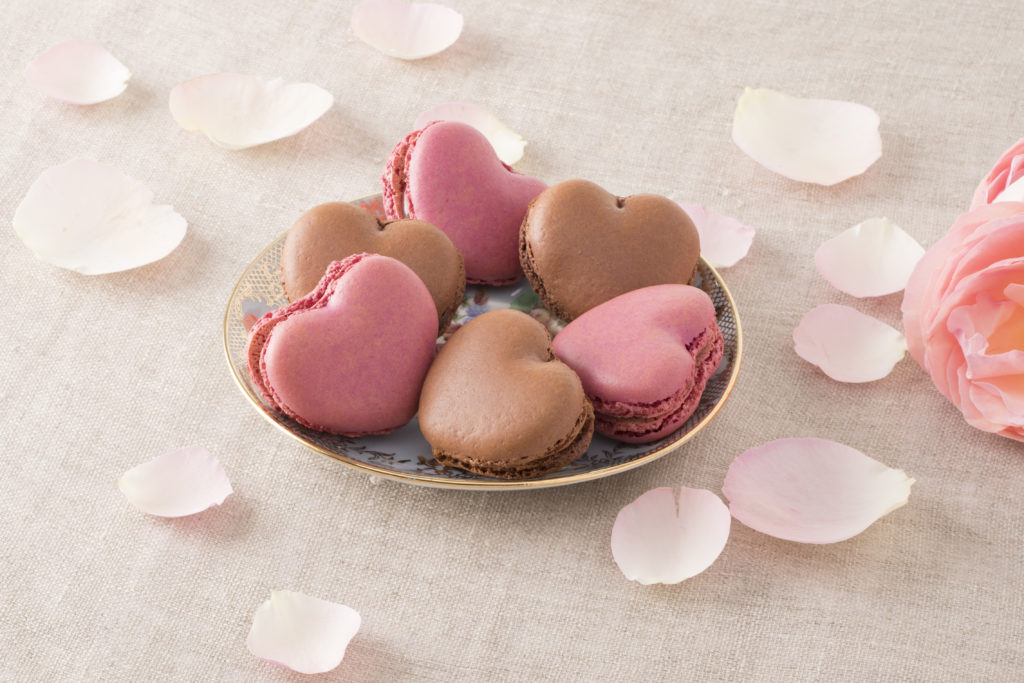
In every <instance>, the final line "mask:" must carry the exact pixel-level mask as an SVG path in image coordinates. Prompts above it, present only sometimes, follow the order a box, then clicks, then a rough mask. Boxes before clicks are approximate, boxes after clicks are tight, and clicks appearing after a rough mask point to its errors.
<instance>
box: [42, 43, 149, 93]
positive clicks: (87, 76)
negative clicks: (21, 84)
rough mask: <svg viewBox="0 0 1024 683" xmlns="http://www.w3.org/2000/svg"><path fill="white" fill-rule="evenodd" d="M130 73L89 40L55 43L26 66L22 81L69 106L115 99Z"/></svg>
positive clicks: (102, 48)
mask: <svg viewBox="0 0 1024 683" xmlns="http://www.w3.org/2000/svg"><path fill="white" fill-rule="evenodd" d="M131 76H132V73H131V72H130V71H129V70H128V67H126V66H125V65H124V64H122V63H121V62H119V61H118V60H117V59H116V58H115V57H114V56H113V55H112V54H110V53H109V52H107V49H106V48H105V47H103V46H102V45H100V44H99V43H97V42H95V41H92V40H68V41H65V42H63V43H58V44H57V45H54V46H53V47H51V48H50V49H48V50H46V51H45V52H43V53H42V54H40V55H39V56H38V57H36V58H35V59H33V60H32V61H31V62H29V65H28V67H27V68H26V69H25V80H27V81H28V83H29V85H31V86H32V87H33V88H35V89H36V90H38V91H39V92H41V93H43V94H44V95H48V96H50V97H53V98H56V99H58V100H64V101H65V102H70V103H72V104H96V103H97V102H103V101H105V100H109V99H111V98H114V97H117V96H118V95H120V94H121V93H122V92H124V89H125V88H126V87H128V79H129V78H131Z"/></svg>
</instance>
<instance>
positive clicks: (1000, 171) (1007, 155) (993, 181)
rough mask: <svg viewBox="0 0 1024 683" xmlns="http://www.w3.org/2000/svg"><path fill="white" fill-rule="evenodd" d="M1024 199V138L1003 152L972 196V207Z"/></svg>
mask: <svg viewBox="0 0 1024 683" xmlns="http://www.w3.org/2000/svg"><path fill="white" fill-rule="evenodd" d="M1019 201H1024V139H1021V140H1018V141H1017V142H1016V143H1014V144H1013V145H1012V146H1011V147H1010V148H1009V149H1008V150H1006V151H1005V152H1003V154H1002V156H1000V157H999V160H998V161H996V163H995V166H993V167H992V170H991V171H989V174H988V175H987V176H985V177H984V178H982V179H981V182H980V183H979V184H978V187H977V188H976V189H975V190H974V196H973V197H972V198H971V209H976V208H978V207H979V206H983V205H985V204H995V203H996V202H1019Z"/></svg>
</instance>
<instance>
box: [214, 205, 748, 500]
mask: <svg viewBox="0 0 1024 683" xmlns="http://www.w3.org/2000/svg"><path fill="white" fill-rule="evenodd" d="M379 196H380V195H379V193H374V194H369V195H365V196H363V197H359V198H357V199H353V200H350V202H349V203H352V204H356V203H359V202H365V201H367V200H372V199H375V198H377V197H379ZM287 234H288V231H285V232H284V233H282V234H281V235H279V236H278V237H276V238H274V239H273V240H271V242H270V243H269V244H267V246H266V247H264V248H263V249H262V250H260V252H259V253H258V254H257V255H256V256H255V258H253V259H252V260H251V261H250V262H249V263H248V264H247V265H246V266H245V268H244V269H243V270H242V274H241V275H240V276H239V277H238V280H237V282H235V286H234V287H232V288H231V293H230V294H229V295H228V299H227V306H226V308H225V310H224V319H223V324H222V331H221V332H222V334H221V336H222V340H221V341H222V347H223V349H224V358H225V360H226V362H227V364H228V368H229V369H230V370H231V377H232V378H233V379H234V380H235V384H236V385H237V386H238V389H239V390H240V391H241V392H242V395H243V396H245V398H246V400H247V401H249V403H250V404H252V406H253V407H254V408H256V410H257V411H258V412H259V413H260V415H262V416H263V417H264V419H266V420H267V421H268V422H270V423H271V424H272V425H274V426H275V427H277V428H278V429H279V430H281V431H282V432H284V433H285V434H287V435H288V436H290V437H291V438H292V439H294V440H296V441H298V442H299V443H300V444H302V445H303V446H305V447H306V448H308V449H309V450H311V451H314V452H315V453H319V454H320V455H324V456H326V457H328V458H330V459H331V460H334V461H335V462H340V463H342V464H344V465H348V466H350V467H354V468H355V469H357V470H360V471H362V472H365V473H366V474H370V475H373V476H376V477H383V478H385V479H391V480H394V481H401V482H403V483H406V484H416V485H420V486H430V487H435V488H447V489H462V490H478V491H479V490H491V491H494V490H504V491H507V490H523V489H537V488H549V487H553V486H564V485H568V484H578V483H580V482H584V481H593V480H595V479H603V478H604V477H610V476H612V475H615V474H620V473H622V472H625V471H627V470H631V469H634V468H636V467H640V466H642V465H646V464H647V463H649V462H652V461H654V460H657V459H658V458H661V457H663V456H665V455H667V454H668V453H670V452H671V451H673V450H675V449H677V448H679V447H680V446H682V445H683V444H685V443H686V442H687V441H689V440H690V439H692V438H693V437H694V436H696V435H697V434H698V433H699V432H700V431H701V430H702V429H704V427H706V426H707V424H708V423H709V422H710V421H711V420H712V418H714V417H715V416H716V415H717V414H718V412H719V411H720V410H721V409H722V407H723V406H724V405H725V402H726V400H728V398H729V396H730V394H732V390H733V388H734V387H735V386H736V379H737V377H738V376H739V370H740V364H741V361H742V359H743V328H742V324H741V323H740V316H739V311H738V310H737V308H736V301H735V300H734V299H733V297H732V292H730V291H729V288H728V287H727V286H726V284H725V280H723V279H722V276H721V275H719V273H718V271H717V270H716V269H715V268H714V267H713V266H712V265H711V264H709V263H708V262H707V261H706V260H705V259H704V257H703V256H700V257H699V258H700V261H701V263H702V264H703V265H704V266H705V267H707V269H708V270H709V271H710V272H711V274H712V276H714V278H715V280H716V281H717V282H718V286H719V287H721V288H722V292H724V293H725V298H726V300H727V301H728V303H729V308H730V309H731V310H732V315H733V320H734V321H735V324H736V352H735V358H734V360H733V364H732V372H731V374H730V375H729V381H728V383H727V384H726V386H725V389H724V390H723V391H722V396H721V398H719V399H718V401H717V402H716V403H715V405H714V406H712V408H711V410H710V411H709V412H708V414H707V415H705V416H704V417H703V419H701V421H700V422H698V423H697V424H696V425H694V426H693V428H692V429H691V430H690V431H689V432H687V433H686V434H685V435H683V436H682V437H681V438H680V439H678V440H677V441H673V442H672V443H670V444H666V445H665V446H662V447H661V448H659V449H657V450H654V451H652V452H650V453H647V454H646V455H644V456H641V457H639V458H635V459H633V460H630V461H629V462H623V463H618V464H616V465H609V466H608V467H602V468H599V469H594V470H590V471H587V472H577V473H575V474H567V475H564V476H562V477H552V478H550V479H522V480H505V479H494V480H477V479H442V478H438V477H434V476H430V475H424V474H416V473H413V472H397V471H394V470H389V469H386V468H383V467H380V466H378V465H372V464H370V463H365V462H361V461H359V460H355V459H353V458H349V457H346V456H344V455H342V454H340V453H336V452H334V451H330V450H328V449H326V448H323V447H321V446H319V445H317V444H315V443H312V442H310V441H307V440H306V439H305V438H303V437H302V436H301V435H299V434H296V433H295V432H293V431H292V430H290V429H289V428H288V427H287V426H286V425H283V424H281V423H280V422H278V421H277V420H276V419H275V417H274V415H273V414H272V413H271V412H270V411H269V410H268V409H267V407H266V406H264V405H263V404H262V403H261V402H260V401H258V400H257V399H256V398H254V397H253V395H252V394H251V393H250V392H249V390H248V388H247V387H246V385H245V378H243V377H241V376H239V374H238V370H237V369H236V368H235V364H234V362H233V360H232V357H231V349H230V348H229V346H228V338H229V334H230V333H229V330H228V325H229V322H230V317H231V303H232V302H233V301H234V300H235V295H236V294H237V293H238V289H239V287H241V286H242V281H243V280H244V279H245V276H246V274H247V273H248V272H249V271H250V269H251V268H252V267H253V265H254V264H255V263H256V262H257V261H259V260H260V259H261V258H263V256H264V255H265V254H266V253H267V252H268V251H270V250H271V249H273V248H274V247H275V246H276V245H277V243H278V242H279V241H281V240H283V239H284V238H285V236H286V235H287Z"/></svg>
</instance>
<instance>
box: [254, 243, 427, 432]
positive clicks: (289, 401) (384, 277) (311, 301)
mask: <svg viewBox="0 0 1024 683" xmlns="http://www.w3.org/2000/svg"><path fill="white" fill-rule="evenodd" d="M436 337H437V308H436V307H435V306H434V301H433V299H432V298H431V296H430V292H429V291H428V290H427V287H426V285H424V284H423V281H422V280H420V279H419V277H417V276H416V274H415V273H414V272H413V271H412V270H411V269H410V268H409V267H408V266H406V265H405V264H404V263H402V262H400V261H397V260H395V259H393V258H390V257H388V256H380V255H377V254H355V255H353V256H349V257H348V258H346V259H344V260H342V261H333V262H332V263H331V264H330V265H329V266H328V267H327V270H326V272H325V273H324V276H323V278H321V280H320V282H319V284H318V285H317V286H316V288H315V289H314V290H313V291H312V292H310V293H309V294H307V295H306V296H304V297H302V298H301V299H298V300H296V301H294V302H293V303H291V304H288V305H287V306H284V307H282V308H279V309H277V310H275V311H271V312H270V313H267V314H266V315H264V316H263V317H262V318H260V319H259V320H258V321H257V322H256V324H255V325H253V327H252V330H250V332H249V343H248V346H247V349H246V352H247V356H248V358H247V364H248V369H249V376H250V378H251V379H252V382H253V384H254V385H255V387H256V388H257V390H258V391H259V392H260V394H261V395H262V396H263V398H264V399H265V400H266V401H267V403H268V404H269V405H270V407H271V408H273V409H274V410H276V411H278V412H281V413H284V414H285V415H287V416H289V417H291V418H292V419H294V420H295V421H296V422H299V423H300V424H303V425H306V426H307V427H311V428H313V429H317V430H320V431H324V432H331V433H333V434H342V435H344V436H361V435H365V434H383V433H386V432H390V431H392V430H394V429H397V428H398V427H401V426H402V425H404V424H405V423H407V422H408V421H409V420H410V419H412V416H413V415H414V414H415V413H416V407H417V404H418V402H419V395H420V389H421V388H422V386H423V379H424V377H426V374H427V368H428V367H429V366H430V363H431V361H432V360H433V358H434V352H435V342H436Z"/></svg>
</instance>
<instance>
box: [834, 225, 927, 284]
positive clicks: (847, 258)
mask: <svg viewBox="0 0 1024 683" xmlns="http://www.w3.org/2000/svg"><path fill="white" fill-rule="evenodd" d="M922 256H924V248H923V247H922V246H921V245H920V244H918V243H917V241H916V240H915V239H914V238H913V237H911V236H910V235H908V234H907V233H906V232H904V231H903V230H902V229H901V228H900V227H899V226H898V225H896V224H895V223H893V222H892V221H890V220H889V219H888V218H872V219H870V220H866V221H864V222H863V223H858V224H857V225H855V226H853V227H852V228H850V229H849V230H845V231H843V232H842V233H840V234H839V235H837V236H835V237H833V238H832V239H830V240H828V241H827V242H825V243H824V244H822V245H821V246H820V247H818V251H817V252H815V254H814V264H815V265H816V266H817V268H818V272H819V273H821V275H822V277H824V278H825V279H826V280H828V281H829V282H830V283H831V284H832V286H833V287H835V288H836V289H838V290H840V291H841V292H846V293H847V294H849V295H851V296H856V297H868V296H885V295H886V294H892V293H894V292H898V291H900V290H901V289H903V288H904V287H906V286H907V280H909V279H910V274H911V273H912V272H913V270H914V266H916V265H917V262H918V261H920V260H921V257H922Z"/></svg>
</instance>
